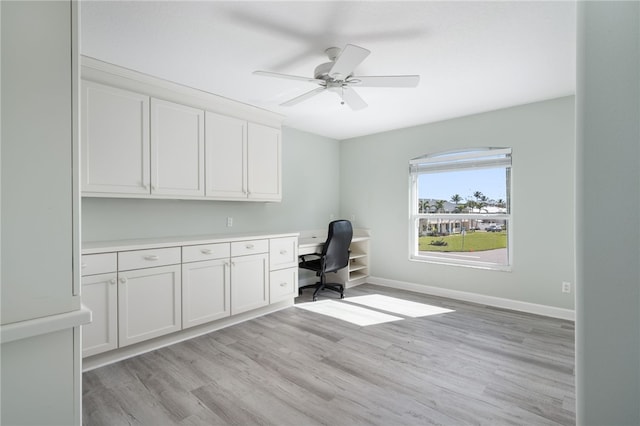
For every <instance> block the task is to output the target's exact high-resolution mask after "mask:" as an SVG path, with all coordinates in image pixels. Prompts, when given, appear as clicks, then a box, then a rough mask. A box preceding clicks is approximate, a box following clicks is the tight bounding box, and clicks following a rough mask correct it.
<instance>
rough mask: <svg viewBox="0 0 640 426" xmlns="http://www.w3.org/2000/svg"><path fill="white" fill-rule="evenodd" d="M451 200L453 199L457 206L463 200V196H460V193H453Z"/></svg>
mask: <svg viewBox="0 0 640 426" xmlns="http://www.w3.org/2000/svg"><path fill="white" fill-rule="evenodd" d="M451 201H453V202H454V203H456V206H457V205H458V203H459V202H460V201H462V197H461V196H460V194H453V195H452V196H451Z"/></svg>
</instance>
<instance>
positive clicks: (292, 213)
mask: <svg viewBox="0 0 640 426" xmlns="http://www.w3.org/2000/svg"><path fill="white" fill-rule="evenodd" d="M339 163H340V146H339V142H338V141H336V140H333V139H328V138H324V137H321V136H317V135H313V134H310V133H305V132H301V131H298V130H295V129H290V128H284V129H283V132H282V191H283V196H282V202H281V203H254V202H227V201H200V200H198V201H193V200H191V201H185V200H140V199H116V198H83V200H82V240H83V241H104V240H114V239H128V238H155V237H165V236H176V235H203V234H225V233H244V232H272V231H273V232H281V231H282V232H290V231H301V230H305V229H324V228H325V227H326V226H327V222H328V220H329V217H330V215H331V214H334V215H335V216H336V217H337V216H338V214H339V201H340V199H339V195H338V194H339V191H340V166H339ZM229 216H230V217H233V223H234V224H233V227H231V228H227V227H226V223H227V217H229Z"/></svg>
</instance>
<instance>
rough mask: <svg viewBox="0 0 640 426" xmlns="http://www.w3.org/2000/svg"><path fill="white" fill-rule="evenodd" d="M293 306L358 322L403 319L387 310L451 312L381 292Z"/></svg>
mask: <svg viewBox="0 0 640 426" xmlns="http://www.w3.org/2000/svg"><path fill="white" fill-rule="evenodd" d="M345 302H348V303H345ZM357 305H362V306H357ZM363 306H366V307H367V308H371V309H367V308H365V307H363ZM295 307H296V308H301V309H305V310H307V311H311V312H315V313H317V314H322V315H327V316H330V317H333V318H337V319H339V320H342V321H348V322H350V323H353V324H356V325H360V326H367V325H374V324H382V323H385V322H391V321H399V320H402V319H404V318H402V317H398V316H395V315H391V313H393V314H397V315H403V316H404V317H411V318H417V317H425V316H429V315H438V314H446V313H448V312H454V311H453V310H451V309H446V308H441V307H439V306H433V305H427V304H424V303H417V302H412V301H410V300H403V299H398V298H395V297H389V296H383V295H381V294H370V295H366V296H355V297H347V298H345V299H344V300H342V301H336V300H320V301H318V302H307V303H298V304H296V305H295ZM380 311H385V312H388V313H385V312H380Z"/></svg>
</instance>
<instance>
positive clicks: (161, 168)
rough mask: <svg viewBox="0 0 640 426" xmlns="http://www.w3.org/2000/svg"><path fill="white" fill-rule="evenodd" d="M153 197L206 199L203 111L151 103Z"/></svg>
mask: <svg viewBox="0 0 640 426" xmlns="http://www.w3.org/2000/svg"><path fill="white" fill-rule="evenodd" d="M151 193H152V194H158V195H187V196H203V195H204V111H202V110H200V109H196V108H192V107H189V106H185V105H180V104H176V103H173V102H168V101H163V100H159V99H151Z"/></svg>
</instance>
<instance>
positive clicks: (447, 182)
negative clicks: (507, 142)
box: [409, 148, 511, 270]
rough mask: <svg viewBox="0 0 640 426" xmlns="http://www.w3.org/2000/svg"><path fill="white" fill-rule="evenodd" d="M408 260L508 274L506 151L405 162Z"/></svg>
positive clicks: (508, 174) (508, 162)
mask: <svg viewBox="0 0 640 426" xmlns="http://www.w3.org/2000/svg"><path fill="white" fill-rule="evenodd" d="M409 175H410V185H411V197H410V200H411V201H410V202H411V205H410V223H409V235H410V259H412V260H421V261H428V262H435V263H445V264H455V265H466V266H475V267H480V268H487V269H498V270H509V268H510V265H511V255H510V247H509V240H510V230H511V226H510V224H511V214H510V212H511V208H510V200H511V149H510V148H482V149H474V150H467V151H456V152H444V153H438V154H428V155H425V156H423V157H419V158H415V159H413V160H411V161H410V162H409Z"/></svg>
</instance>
